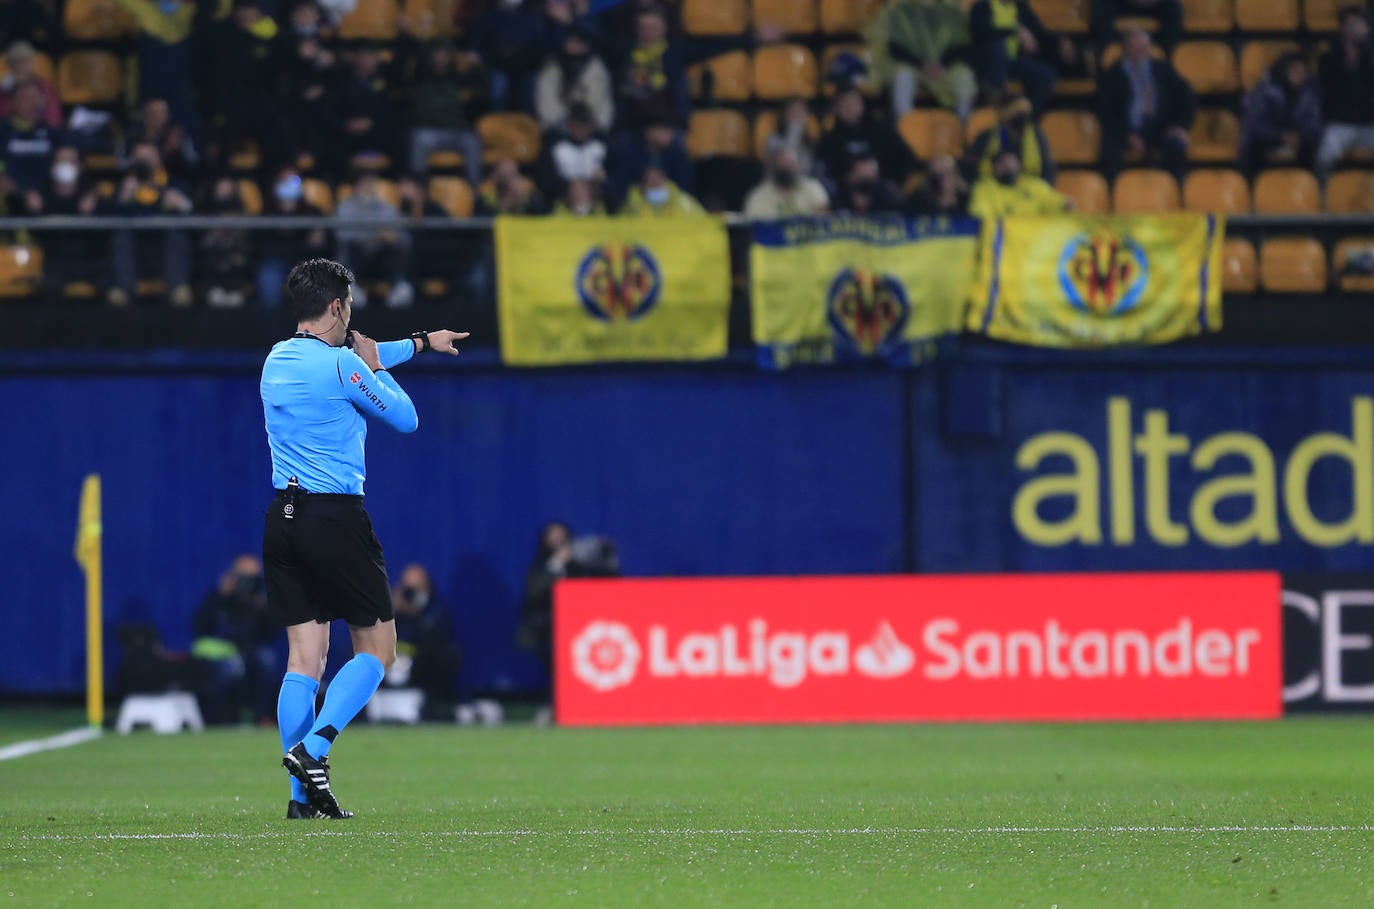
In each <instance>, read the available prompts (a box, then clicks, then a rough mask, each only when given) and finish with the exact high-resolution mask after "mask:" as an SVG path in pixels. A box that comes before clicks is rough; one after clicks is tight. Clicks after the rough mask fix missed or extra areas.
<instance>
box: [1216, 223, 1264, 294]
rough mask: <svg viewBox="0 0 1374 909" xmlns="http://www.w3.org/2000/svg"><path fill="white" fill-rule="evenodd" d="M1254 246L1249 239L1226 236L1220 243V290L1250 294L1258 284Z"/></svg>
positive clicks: (1229, 292)
mask: <svg viewBox="0 0 1374 909" xmlns="http://www.w3.org/2000/svg"><path fill="white" fill-rule="evenodd" d="M1255 270H1256V269H1255V247H1254V246H1253V245H1252V244H1251V243H1250V241H1249V240H1245V239H1242V238H1240V237H1228V238H1227V239H1226V240H1225V241H1224V242H1223V243H1222V244H1221V290H1222V292H1223V293H1228V294H1252V293H1254V292H1255V288H1256V286H1257V285H1258V278H1257V277H1256V275H1255Z"/></svg>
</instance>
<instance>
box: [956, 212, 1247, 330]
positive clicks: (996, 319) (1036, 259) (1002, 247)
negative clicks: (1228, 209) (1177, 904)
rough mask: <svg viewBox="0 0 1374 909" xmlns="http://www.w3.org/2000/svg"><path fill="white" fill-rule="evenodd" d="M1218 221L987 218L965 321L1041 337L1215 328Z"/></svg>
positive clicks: (1188, 217) (1195, 217)
mask: <svg viewBox="0 0 1374 909" xmlns="http://www.w3.org/2000/svg"><path fill="white" fill-rule="evenodd" d="M1224 229H1225V223H1224V220H1223V219H1221V218H1218V217H1216V216H1213V215H1201V214H1173V215H1135V216H1115V217H1075V216H1071V215H1067V216H1057V217H1046V218H1031V217H1026V218H1002V219H998V220H995V221H986V222H984V224H983V242H982V255H981V258H980V260H979V276H978V282H977V284H976V285H975V287H974V290H973V296H972V304H973V305H972V306H971V307H970V308H969V315H968V325H967V327H968V329H969V330H970V331H975V332H981V333H983V334H986V335H989V336H991V337H994V338H1000V339H1002V340H1004V341H1012V342H1016V343H1020V344H1035V345H1038V346H1042V347H1107V346H1112V345H1125V344H1163V343H1166V342H1169V341H1175V340H1178V339H1179V338H1183V337H1187V336H1189V335H1196V334H1199V333H1201V332H1204V331H1217V330H1218V329H1220V328H1221V278H1222V274H1221V243H1222V236H1223V233H1224Z"/></svg>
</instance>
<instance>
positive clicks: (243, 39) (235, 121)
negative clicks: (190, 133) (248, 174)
mask: <svg viewBox="0 0 1374 909" xmlns="http://www.w3.org/2000/svg"><path fill="white" fill-rule="evenodd" d="M259 2H260V0H234V12H233V15H232V16H230V17H229V18H228V19H226V20H224V21H223V22H221V23H220V24H219V25H217V26H215V29H216V31H215V34H214V35H213V39H212V45H211V46H212V47H213V48H214V70H215V77H214V78H215V94H214V97H215V106H214V109H215V113H216V114H218V115H220V116H222V117H223V118H224V125H225V134H226V137H230V136H232V137H233V138H235V139H243V138H250V139H253V140H254V141H255V142H257V144H258V148H259V149H260V151H261V152H262V155H263V157H264V159H265V160H266V162H267V163H268V165H269V166H273V165H277V164H282V163H286V162H287V161H289V160H290V159H291V158H293V157H294V150H293V149H292V148H291V134H292V133H291V129H290V127H289V125H288V122H287V112H286V111H284V110H282V109H281V108H280V107H279V106H278V104H277V87H278V85H279V83H280V76H279V74H278V72H277V63H278V59H279V58H278V54H277V52H276V47H277V35H278V29H277V23H276V22H275V21H273V19H272V18H271V17H269V16H266V15H264V14H263V11H262V7H261V6H260V5H259Z"/></svg>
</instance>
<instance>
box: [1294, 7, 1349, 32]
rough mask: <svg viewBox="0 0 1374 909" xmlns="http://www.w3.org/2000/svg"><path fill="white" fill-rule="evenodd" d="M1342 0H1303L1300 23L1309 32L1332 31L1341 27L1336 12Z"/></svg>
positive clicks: (1338, 10)
mask: <svg viewBox="0 0 1374 909" xmlns="http://www.w3.org/2000/svg"><path fill="white" fill-rule="evenodd" d="M1346 5H1347V4H1346V3H1345V2H1344V0H1303V4H1302V24H1303V25H1305V26H1307V30H1308V31H1309V32H1334V31H1336V30H1337V29H1339V28H1340V27H1341V23H1340V19H1339V18H1338V16H1337V13H1339V12H1340V9H1341V7H1342V6H1346Z"/></svg>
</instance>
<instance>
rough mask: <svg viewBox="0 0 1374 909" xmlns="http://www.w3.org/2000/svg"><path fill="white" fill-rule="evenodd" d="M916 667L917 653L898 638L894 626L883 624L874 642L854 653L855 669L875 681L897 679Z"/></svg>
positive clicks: (879, 627)
mask: <svg viewBox="0 0 1374 909" xmlns="http://www.w3.org/2000/svg"><path fill="white" fill-rule="evenodd" d="M915 665H916V653H915V652H914V651H913V650H912V649H911V648H910V647H908V646H907V645H905V644H903V643H902V642H901V639H900V638H898V637H897V632H895V631H893V630H892V626H891V625H889V624H888V623H887V622H883V623H882V624H880V625H879V626H878V631H877V632H876V633H875V634H874V635H873V640H871V641H869V642H868V643H867V644H862V645H860V646H859V648H858V649H857V650H855V651H854V668H855V669H857V670H859V671H860V672H862V673H863V674H864V675H866V676H869V677H871V678H875V679H895V678H896V677H897V676H899V675H906V674H907V673H908V672H910V671H911V667H913V666H915Z"/></svg>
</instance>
